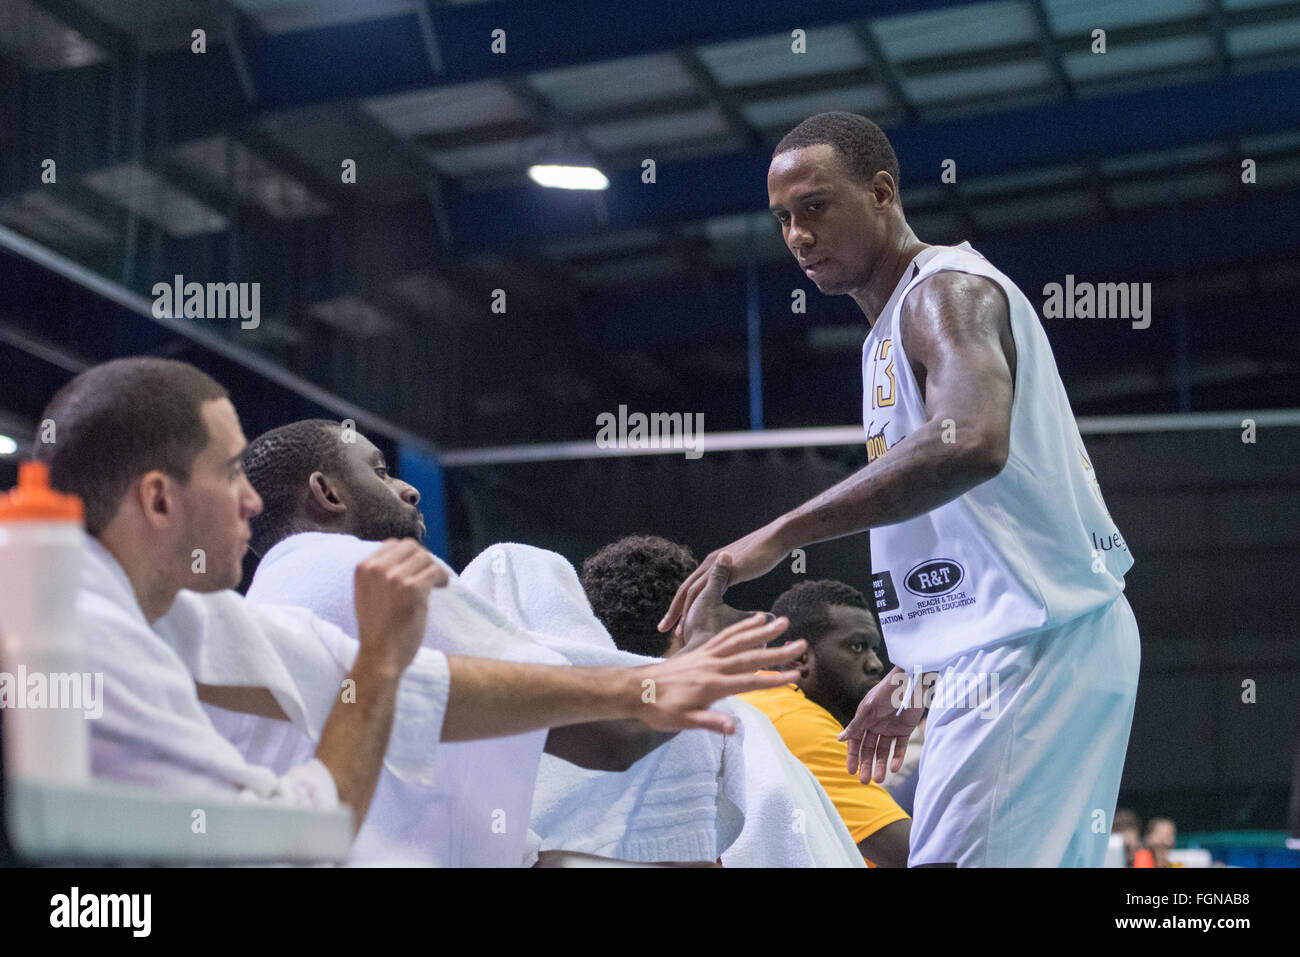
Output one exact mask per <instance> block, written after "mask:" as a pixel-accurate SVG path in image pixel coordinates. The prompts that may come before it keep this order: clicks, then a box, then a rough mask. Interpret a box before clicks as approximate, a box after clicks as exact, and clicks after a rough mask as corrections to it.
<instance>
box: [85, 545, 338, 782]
mask: <svg viewBox="0 0 1300 957" xmlns="http://www.w3.org/2000/svg"><path fill="white" fill-rule="evenodd" d="M84 542H85V560H84V561H83V563H82V569H81V578H80V588H79V589H78V593H77V624H78V628H79V630H80V632H81V637H82V641H83V643H84V644H83V649H84V653H85V656H86V666H87V667H88V668H89V670H90V671H91V673H95V672H99V673H102V674H103V675H104V693H103V715H102V716H101V717H100V718H99V719H98V720H95V721H93V722H92V726H91V755H92V769H93V772H94V775H95V776H96V777H100V778H110V779H115V780H119V781H130V782H133V783H136V784H142V785H147V786H149V787H152V788H157V789H160V790H162V791H164V792H170V793H173V794H186V795H193V796H195V797H196V798H208V797H212V796H214V795H219V796H224V797H236V796H238V797H239V798H241V799H249V798H253V799H255V798H262V799H267V800H271V801H276V802H279V803H291V804H300V805H303V804H305V805H310V806H320V807H328V806H336V805H337V803H338V799H337V792H336V791H335V789H334V783H333V779H332V778H330V776H329V772H328V770H326V769H325V767H324V765H321V764H319V762H312V761H311V760H310V755H308V756H307V758H308V764H307V765H303V766H299V767H295V768H293V769H284V771H285V772H287V776H286V777H285V778H280V777H278V776H277V773H275V772H272V771H271V770H270V769H269V768H266V767H263V766H259V765H256V764H254V763H250V762H248V761H246V760H245V759H244V758H243V757H242V756H241V755H240V753H239V751H238V749H236V748H235V746H234V745H233V744H231V743H230V742H229V741H228V740H226V739H225V738H223V737H222V736H221V734H220V733H218V731H217V729H216V728H214V727H213V725H212V723H211V721H210V720H209V719H208V717H207V715H206V714H205V713H204V711H203V707H202V705H201V704H200V702H199V699H198V695H197V693H196V690H195V687H194V676H193V675H192V674H191V673H190V670H189V668H188V667H187V666H186V664H185V662H184V661H183V660H182V659H181V657H180V656H179V655H178V654H177V652H176V650H175V649H174V648H173V647H172V646H171V645H169V644H168V642H167V641H166V640H165V639H164V638H163V637H162V636H161V635H160V634H159V633H158V632H157V631H155V630H154V629H153V628H151V627H150V625H149V622H148V621H147V620H146V619H145V617H144V614H143V612H142V611H141V610H140V604H139V602H138V601H137V600H136V596H135V592H134V590H133V588H132V586H131V581H130V579H129V578H128V577H127V575H126V572H125V571H124V570H123V569H122V566H121V565H120V564H119V563H118V562H117V560H116V559H115V558H114V557H113V555H112V554H111V553H110V552H109V551H108V550H107V549H106V548H104V546H103V545H101V544H100V543H99V542H98V541H96V540H94V539H93V538H90V537H89V536H86V537H85V539H84ZM178 600H180V601H182V602H183V603H185V604H189V603H191V602H193V601H197V600H198V596H190V597H188V598H184V599H178ZM209 638H211V639H213V640H221V641H227V640H238V638H237V636H234V635H230V634H221V635H209ZM311 778H317V779H318V781H317V783H315V784H313V783H312V781H311V780H310V779H311ZM304 784H305V785H310V786H309V787H308V788H307V790H306V791H301V792H299V791H298V787H299V786H300V785H304ZM286 789H288V790H286ZM309 792H310V793H309Z"/></svg>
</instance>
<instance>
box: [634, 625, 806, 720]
mask: <svg viewBox="0 0 1300 957" xmlns="http://www.w3.org/2000/svg"><path fill="white" fill-rule="evenodd" d="M763 619H764V616H763V615H761V614H758V615H754V616H752V617H750V618H746V619H745V620H744V621H740V622H737V623H736V624H734V625H731V626H730V627H728V628H724V629H723V630H722V631H720V632H718V633H717V634H716V635H714V636H713V637H712V638H710V639H709V640H708V641H706V642H704V643H703V644H701V645H700V646H699V647H698V648H695V649H693V650H691V651H683V652H680V653H679V654H676V655H673V656H672V657H671V658H669V659H668V660H667V661H664V662H662V663H660V664H656V665H645V666H643V667H640V668H633V669H631V670H632V672H633V673H634V677H635V678H636V679H637V683H638V685H639V687H640V689H641V705H640V708H639V709H638V710H637V712H636V713H634V714H633V715H632V716H633V717H636V718H639V719H640V720H641V721H642V722H644V723H645V724H647V725H649V726H650V727H652V728H654V729H655V730H656V731H685V730H688V729H692V728H703V729H704V730H707V731H719V732H721V733H723V734H731V733H732V732H733V731H735V729H736V722H735V719H734V718H732V717H731V716H730V715H727V714H723V713H722V712H721V711H710V710H709V705H711V704H713V702H715V701H717V700H718V699H719V698H725V697H727V696H729V695H734V694H743V693H744V692H746V691H758V690H760V689H763V688H777V687H780V686H781V685H783V684H790V683H791V682H794V681H797V680H798V679H799V672H798V671H793V670H792V671H775V672H774V671H767V673H764V674H760V673H759V672H760V671H765V670H766V669H771V668H779V667H782V666H784V665H788V664H789V663H790V662H791V661H793V660H794V659H796V658H798V657H799V656H800V655H801V654H803V653H804V651H805V650H807V647H808V643H807V642H805V641H803V640H802V639H800V640H798V641H791V642H788V643H786V644H784V645H778V646H777V647H775V648H764V647H763V645H766V644H767V643H768V642H769V641H772V640H773V639H774V638H776V637H777V636H778V635H780V634H781V633H782V632H784V631H785V630H786V628H788V627H789V626H790V620H789V619H788V618H776V619H773V620H772V621H770V622H769V621H764V620H763Z"/></svg>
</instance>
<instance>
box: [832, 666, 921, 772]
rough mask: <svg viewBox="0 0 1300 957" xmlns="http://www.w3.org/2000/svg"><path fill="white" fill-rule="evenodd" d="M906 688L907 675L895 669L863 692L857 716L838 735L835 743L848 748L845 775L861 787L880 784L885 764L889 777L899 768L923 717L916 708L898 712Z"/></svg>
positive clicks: (919, 708)
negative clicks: (890, 753)
mask: <svg viewBox="0 0 1300 957" xmlns="http://www.w3.org/2000/svg"><path fill="white" fill-rule="evenodd" d="M906 688H907V672H905V671H904V670H903V669H902V668H895V669H894V670H893V671H891V672H890V673H889V674H887V675H885V677H884V678H882V679H881V680H880V682H879V684H877V685H876V686H875V687H874V688H872V689H871V690H870V691H868V692H867V695H866V697H865V698H863V699H862V701H861V703H860V704H859V705H858V713H857V714H856V715H854V716H853V720H852V721H850V722H849V726H848V727H847V728H845V729H844V730H843V731H842V732H840V736H839V740H841V741H845V742H848V746H849V761H848V770H849V774H857V775H858V780H859V781H861V782H862V783H863V784H866V783H867V781H868V780H874V781H875V782H876V783H877V784H880V783H881V782H883V781H884V780H885V763H886V762H889V770H890V772H891V773H896V772H897V771H898V769H899V768H901V767H902V766H903V756H904V755H905V754H907V739H908V738H910V737H911V736H912V732H913V731H914V730H915V729H916V726H917V725H918V724H920V722H921V716H922V715H923V714H924V713H925V708H923V707H920V706H917V707H906V708H904V709H903V710H902V712H901V713H900V712H899V710H898V709H899V706H900V705H902V704H903V703H904V702H903V700H902V699H903V695H904V694H905V690H906ZM908 704H909V705H910V704H911V703H910V702H908ZM891 747H892V748H893V750H894V760H893V761H889V751H890V748H891Z"/></svg>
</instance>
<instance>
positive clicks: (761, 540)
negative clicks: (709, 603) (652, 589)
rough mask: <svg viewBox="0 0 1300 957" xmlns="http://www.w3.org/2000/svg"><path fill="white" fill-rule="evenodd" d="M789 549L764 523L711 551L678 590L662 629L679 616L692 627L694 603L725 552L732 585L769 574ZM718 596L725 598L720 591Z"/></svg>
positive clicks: (674, 622) (661, 622) (773, 530)
mask: <svg viewBox="0 0 1300 957" xmlns="http://www.w3.org/2000/svg"><path fill="white" fill-rule="evenodd" d="M786 551H787V549H786V547H785V545H784V544H783V543H782V542H781V540H780V537H779V535H778V534H777V531H776V529H775V528H773V527H772V526H771V525H764V526H763V527H762V528H760V529H758V530H757V531H753V532H750V533H749V534H748V535H746V536H745V537H744V538H741V539H738V540H737V541H734V542H732V543H731V544H730V545H728V546H727V547H726V548H719V549H717V550H716V551H712V552H709V554H708V556H707V557H706V558H705V559H704V561H702V562H700V567H699V568H697V569H695V571H693V572H691V574H690V577H688V578H687V579H686V581H684V582H682V583H681V586H680V587H679V588H678V589H677V594H676V595H674V596H673V602H672V604H671V605H669V606H668V612H667V614H665V615H664V617H663V620H662V621H660V622H659V630H660V631H668V630H669V629H670V628H672V627H673V625H675V624H677V622H678V620H679V619H680V620H682V621H686V622H687V625H688V627H689V624H690V622H689V620H688V616H689V614H690V611H691V606H692V605H694V604H695V602H696V601H697V600H698V599H699V597H700V595H701V593H702V592H703V591H704V590H705V589H706V588H707V587H708V586H709V579H710V576H711V575H712V574H713V570H714V566H715V565H716V564H717V562H718V559H719V558H721V557H722V555H723V554H724V553H726V554H728V555H730V556H731V574H730V575H729V576H728V579H727V586H726V587H730V586H731V585H738V584H740V583H741V582H747V581H750V580H751V579H754V578H758V577H759V576H760V575H766V574H767V573H768V572H770V571H771V570H772V569H773V568H775V567H776V563H777V562H779V561H780V560H781V559H782V558H784V557H785V554H786ZM718 598H719V599H721V595H720V594H719V596H718Z"/></svg>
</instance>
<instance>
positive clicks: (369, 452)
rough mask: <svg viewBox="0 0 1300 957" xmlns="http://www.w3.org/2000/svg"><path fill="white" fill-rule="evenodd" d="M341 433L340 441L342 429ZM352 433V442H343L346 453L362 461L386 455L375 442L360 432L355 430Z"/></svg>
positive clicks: (378, 458) (375, 459)
mask: <svg viewBox="0 0 1300 957" xmlns="http://www.w3.org/2000/svg"><path fill="white" fill-rule="evenodd" d="M339 435H340V441H342V435H343V433H342V431H340V433H339ZM352 435H353V439H352V441H351V442H344V443H343V454H344V455H346V456H348V457H349V458H353V459H357V460H358V461H362V462H372V461H378V460H380V459H382V458H383V457H384V454H383V453H382V452H380V451H379V448H378V447H377V446H376V445H375V443H373V442H371V441H370V440H369V439H368V438H366V437H365V436H364V435H362V434H361V433H360V432H353V433H352Z"/></svg>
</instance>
